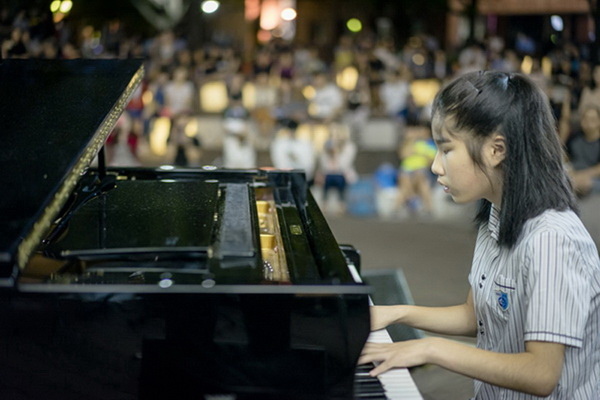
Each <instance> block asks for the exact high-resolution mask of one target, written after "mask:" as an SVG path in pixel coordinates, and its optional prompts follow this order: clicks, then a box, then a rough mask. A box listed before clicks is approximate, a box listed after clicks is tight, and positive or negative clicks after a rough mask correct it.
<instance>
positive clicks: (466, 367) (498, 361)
mask: <svg viewBox="0 0 600 400" xmlns="http://www.w3.org/2000/svg"><path fill="white" fill-rule="evenodd" d="M564 352H565V346H564V345H562V344H558V343H550V342H526V343H525V351H524V352H522V353H514V354H506V353H496V352H492V351H487V350H482V349H478V348H476V347H472V346H469V345H466V344H462V343H458V342H454V341H451V340H448V339H443V338H437V337H431V338H426V339H419V340H408V341H404V342H397V343H367V345H366V346H365V348H364V350H363V354H362V356H361V358H360V360H359V363H360V364H363V363H368V362H373V361H381V364H379V365H378V366H377V367H376V368H375V369H373V370H372V371H371V375H373V376H376V375H378V374H380V373H382V372H384V371H387V370H388V369H390V368H393V367H412V366H416V365H422V364H428V363H430V364H435V365H439V366H440V367H442V368H445V369H448V370H450V371H454V372H456V373H459V374H462V375H466V376H469V377H471V378H473V379H477V380H481V381H484V382H487V383H490V384H492V385H496V386H502V387H505V388H508V389H511V390H516V391H519V392H524V393H529V394H533V395H536V396H543V397H545V396H548V395H550V393H552V391H553V390H554V388H555V387H556V385H557V384H558V381H559V379H560V374H561V371H562V366H563V361H564Z"/></svg>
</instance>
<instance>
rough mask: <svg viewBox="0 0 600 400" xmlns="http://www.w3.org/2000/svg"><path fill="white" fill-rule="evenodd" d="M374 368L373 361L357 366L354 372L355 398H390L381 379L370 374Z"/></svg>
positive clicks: (376, 399)
mask: <svg viewBox="0 0 600 400" xmlns="http://www.w3.org/2000/svg"><path fill="white" fill-rule="evenodd" d="M373 368H375V365H374V364H373V363H369V364H362V365H358V366H357V367H356V371H355V374H354V398H355V399H375V400H378V399H382V400H387V399H388V397H387V395H386V394H385V389H384V388H383V385H382V384H381V381H380V380H379V379H378V378H377V377H374V376H371V375H369V372H370V371H371V370H372V369H373Z"/></svg>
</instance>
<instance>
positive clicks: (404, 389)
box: [348, 263, 423, 400]
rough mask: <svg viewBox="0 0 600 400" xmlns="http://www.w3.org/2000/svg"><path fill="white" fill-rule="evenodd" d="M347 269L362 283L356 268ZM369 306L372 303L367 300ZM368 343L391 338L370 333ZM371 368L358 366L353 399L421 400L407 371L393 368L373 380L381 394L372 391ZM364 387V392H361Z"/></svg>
mask: <svg viewBox="0 0 600 400" xmlns="http://www.w3.org/2000/svg"><path fill="white" fill-rule="evenodd" d="M348 269H349V270H350V273H351V274H352V276H353V278H354V280H355V281H356V282H362V278H361V277H360V275H359V273H358V271H357V270H356V267H355V266H354V265H353V264H351V263H349V265H348ZM369 302H370V303H371V305H372V304H373V302H372V301H371V300H370V299H369ZM367 341H368V342H373V343H392V338H391V337H390V334H389V333H388V331H387V330H385V329H381V330H378V331H374V332H371V334H370V335H369V338H368V339H367ZM371 369H372V366H370V365H365V366H360V365H359V366H358V367H357V369H356V374H355V378H354V381H355V385H354V388H355V393H354V398H355V399H388V400H399V399H402V400H423V396H421V394H420V393H419V390H418V389H417V385H415V381H413V379H412V377H411V376H410V373H409V372H408V369H406V368H394V369H391V370H388V371H386V372H384V373H382V374H379V375H378V376H377V377H376V378H375V379H378V380H379V383H380V386H383V393H381V392H377V391H376V390H374V387H375V386H377V385H376V384H375V382H374V381H373V380H371V379H367V378H368V377H369V374H368V373H369V370H371ZM363 385H364V390H363Z"/></svg>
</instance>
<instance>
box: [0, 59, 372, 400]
mask: <svg viewBox="0 0 600 400" xmlns="http://www.w3.org/2000/svg"><path fill="white" fill-rule="evenodd" d="M142 74H143V66H142V63H141V62H140V61H139V60H102V61H99V60H94V61H92V60H72V61H45V60H35V61H34V60H4V61H1V62H0V119H1V122H2V124H1V125H0V126H2V127H3V128H2V130H3V135H2V138H3V140H4V143H3V147H2V150H1V153H0V154H1V157H0V165H1V167H2V169H1V172H0V185H1V187H2V191H3V192H4V194H3V195H2V196H0V210H1V216H0V218H1V221H2V228H1V231H0V321H1V322H0V341H1V344H0V357H1V359H2V362H1V363H0V397H1V398H3V399H25V398H61V399H69V398H85V399H94V398H99V399H100V398H102V399H130V398H143V399H154V398H178V399H186V398H194V399H199V398H236V399H245V398H248V399H270V398H272V399H296V398H297V399H320V398H322V399H330V398H340V399H341V398H352V396H353V393H352V391H353V378H354V370H355V366H356V362H357V359H358V357H359V354H360V351H361V349H362V347H363V345H364V343H365V341H366V339H367V337H368V334H369V311H368V293H369V288H368V287H366V286H364V285H361V284H357V283H355V280H354V278H353V276H352V273H351V272H350V270H349V268H348V267H349V265H350V266H352V265H353V264H358V253H357V252H356V251H355V250H354V249H352V248H351V246H347V247H345V248H341V247H340V246H339V245H338V243H337V242H336V241H335V238H334V236H333V234H332V232H331V230H330V229H329V227H328V225H327V222H326V220H325V218H324V217H323V215H322V214H321V212H320V210H319V208H318V206H317V204H316V202H315V200H314V198H313V197H312V195H311V193H310V191H309V190H308V188H307V184H306V181H305V178H304V175H303V174H302V173H301V172H300V171H285V172H284V171H274V170H262V169H256V170H243V171H241V170H220V169H216V168H213V167H203V168H173V167H171V166H163V167H156V168H106V167H105V166H104V163H103V158H102V157H103V152H102V151H101V149H102V146H103V144H104V142H105V140H106V138H107V136H108V134H109V133H110V132H111V130H112V128H113V127H114V125H115V123H116V121H117V118H118V116H119V115H120V113H121V112H122V111H123V109H124V107H125V105H126V103H127V100H128V97H129V95H130V94H131V93H132V92H133V90H134V89H135V87H136V86H137V85H138V84H139V82H140V80H141V77H142ZM98 154H99V157H98V158H97V160H98V162H97V164H98V165H97V167H93V168H92V167H90V165H92V164H93V160H94V159H95V158H96V157H97V155H98ZM211 396H212V397H211ZM215 396H217V397H215ZM218 396H223V397H218ZM228 396H229V397H228Z"/></svg>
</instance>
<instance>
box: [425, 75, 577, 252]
mask: <svg viewBox="0 0 600 400" xmlns="http://www.w3.org/2000/svg"><path fill="white" fill-rule="evenodd" d="M432 115H434V116H436V115H437V116H439V117H441V118H442V120H443V119H446V118H448V117H452V120H453V122H454V124H455V128H456V129H457V130H460V131H461V132H468V134H469V135H471V137H470V139H471V138H472V139H474V140H466V143H467V147H468V149H469V154H470V156H471V158H472V159H473V161H474V163H475V164H476V165H478V166H479V167H480V168H481V169H482V170H483V163H482V158H481V146H482V143H483V142H484V140H485V139H486V138H488V137H490V136H491V135H492V134H494V133H500V134H502V135H503V136H504V138H505V142H506V157H505V159H504V160H503V162H502V164H501V168H502V174H503V182H504V183H503V189H502V207H501V210H500V232H499V238H498V242H499V244H500V245H503V246H506V247H509V248H511V247H513V246H514V245H515V243H516V242H517V240H518V239H519V236H520V234H521V231H522V230H523V225H524V224H525V222H526V221H527V220H528V219H530V218H533V217H535V216H537V215H539V214H541V213H542V212H544V211H545V210H548V209H556V210H567V209H571V210H573V211H575V212H578V209H577V200H576V198H575V195H574V194H573V189H572V185H571V181H570V179H569V177H568V175H567V173H566V170H565V168H564V163H563V161H564V149H563V147H562V145H561V143H560V140H559V137H558V133H557V130H556V120H555V118H554V115H553V114H552V111H551V109H550V105H549V102H548V98H547V97H546V95H545V94H544V93H543V92H542V91H541V90H540V89H539V88H538V87H537V85H536V84H535V83H534V82H533V81H531V80H530V79H529V78H527V77H526V76H524V75H521V74H517V73H514V74H508V73H504V72H498V71H481V72H472V73H468V74H465V75H462V76H460V77H459V78H457V79H456V80H454V81H452V82H451V83H450V84H449V85H447V86H446V87H445V88H443V89H442V90H441V91H440V92H439V93H438V94H437V96H436V98H435V100H434V104H433V111H432ZM490 208H491V203H490V202H489V201H487V200H482V201H481V203H480V206H479V209H478V211H477V214H476V216H475V222H476V223H477V224H478V225H481V224H484V223H487V221H488V220H489V214H490Z"/></svg>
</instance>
